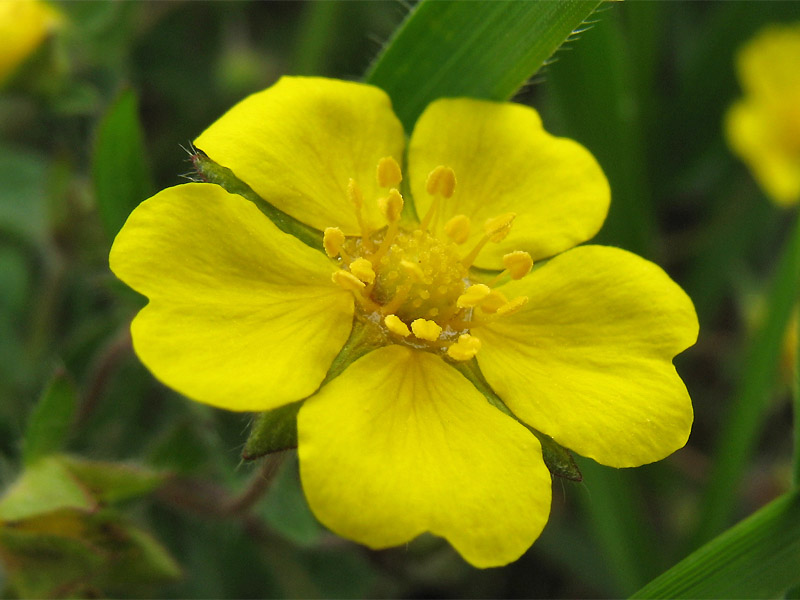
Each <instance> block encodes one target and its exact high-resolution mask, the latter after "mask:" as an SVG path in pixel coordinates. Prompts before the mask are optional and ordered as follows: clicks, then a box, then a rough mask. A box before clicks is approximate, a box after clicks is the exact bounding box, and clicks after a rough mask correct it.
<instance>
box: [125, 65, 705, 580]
mask: <svg viewBox="0 0 800 600" xmlns="http://www.w3.org/2000/svg"><path fill="white" fill-rule="evenodd" d="M196 145H197V147H198V148H200V149H201V150H202V151H204V152H205V153H206V154H207V155H208V156H209V157H210V158H211V159H212V160H214V161H216V162H217V163H219V164H221V165H223V166H225V167H227V168H229V169H231V170H232V172H233V173H234V174H235V175H236V177H238V178H239V179H241V180H242V181H244V182H245V183H247V184H248V185H249V186H250V187H251V188H252V189H253V190H254V191H255V192H256V193H257V194H258V195H259V196H260V197H261V198H263V199H265V200H266V201H268V202H269V203H271V204H272V205H273V206H275V207H277V208H279V209H281V210H282V211H284V212H286V213H288V214H289V215H291V216H292V217H294V218H296V219H297V220H299V221H301V222H303V223H305V224H306V225H308V226H311V227H313V228H315V229H316V230H317V231H318V232H319V238H320V242H321V244H320V246H324V252H323V251H322V250H318V249H315V248H312V247H310V246H309V245H306V244H304V243H302V242H301V241H299V240H298V239H296V238H294V237H293V236H291V235H288V234H286V233H284V232H282V231H281V230H279V229H278V228H277V227H276V226H275V225H274V224H273V223H272V222H271V221H270V220H269V219H268V218H266V217H265V216H264V214H263V213H262V212H260V211H259V210H258V209H257V207H256V206H255V205H254V204H253V203H252V202H250V201H248V200H246V199H244V198H243V197H241V196H238V195H233V194H230V193H228V192H227V191H225V190H224V189H222V188H221V187H219V186H217V185H213V184H210V183H190V184H185V185H179V186H176V187H172V188H168V189H166V190H163V191H161V192H160V193H158V194H156V195H155V196H154V197H152V198H150V199H149V200H147V201H145V202H143V203H142V204H141V205H140V206H139V207H138V208H137V209H136V210H135V211H134V212H133V213H132V214H131V216H130V217H129V219H128V221H127V223H126V224H125V226H124V227H123V229H122V231H121V232H120V233H119V235H118V236H117V238H116V240H115V242H114V245H113V247H112V250H111V256H110V264H111V268H112V270H113V271H114V273H115V274H116V275H117V276H118V277H119V278H120V279H122V280H123V281H125V282H126V283H127V284H128V285H130V286H131V287H132V288H134V289H136V290H137V291H139V292H141V293H142V294H144V295H146V296H147V297H148V298H149V300H150V302H149V304H148V305H147V306H146V307H145V308H144V309H143V310H142V311H141V312H140V313H139V314H138V315H137V317H136V318H135V319H134V321H133V324H132V335H133V341H134V348H135V350H136V352H137V354H138V356H139V357H140V359H141V360H142V362H143V363H144V364H145V365H146V366H147V367H148V368H149V369H150V370H151V371H152V372H153V374H154V375H155V376H156V377H157V378H158V379H160V380H161V381H162V382H164V383H165V384H167V385H168V386H170V387H172V388H174V389H176V390H178V391H180V392H181V393H183V394H185V395H186V396H188V397H189V398H192V399H194V400H197V401H200V402H205V403H208V404H211V405H214V406H217V407H221V408H225V409H228V410H236V411H266V410H270V409H274V408H276V407H279V406H282V405H285V404H287V403H290V402H294V401H298V400H301V399H305V401H304V403H303V405H302V408H301V409H300V412H299V415H298V419H297V428H298V455H299V459H300V473H301V480H302V485H303V489H304V492H305V494H306V497H307V498H308V501H309V505H310V507H311V509H312V510H313V512H314V514H315V515H316V517H317V518H318V519H319V520H320V521H321V522H322V523H323V524H325V525H326V526H327V527H329V528H330V529H331V530H333V531H334V532H336V533H338V534H340V535H342V536H344V537H347V538H350V539H353V540H356V541H358V542H360V543H363V544H366V545H367V546H370V547H372V548H385V547H390V546H395V545H399V544H402V543H405V542H407V541H409V540H411V539H413V538H414V537H416V536H418V535H419V534H421V533H423V532H426V531H428V532H431V533H433V534H435V535H438V536H442V537H444V538H446V539H447V540H448V541H449V542H450V543H451V544H452V545H453V547H454V548H455V549H456V550H457V551H458V552H459V553H460V554H461V555H462V556H463V557H464V558H465V559H466V560H467V561H469V562H470V563H472V564H473V565H475V566H478V567H490V566H498V565H503V564H506V563H508V562H510V561H513V560H515V559H517V558H518V557H519V556H520V555H521V554H522V553H523V552H524V551H525V550H526V549H527V548H528V547H529V546H530V545H531V544H532V543H533V541H534V540H535V539H536V538H537V537H538V535H539V534H540V532H541V530H542V528H543V527H544V525H545V523H546V522H547V518H548V514H549V507H550V496H551V476H550V473H549V472H548V470H547V468H546V467H545V465H544V463H543V461H542V454H541V447H540V444H539V441H538V440H537V438H536V437H535V436H534V435H533V434H532V433H531V432H530V431H529V430H528V429H527V428H526V427H525V426H524V425H522V423H523V422H524V423H525V424H526V425H527V426H530V427H532V428H534V429H536V430H538V431H541V432H543V433H545V434H547V435H549V436H551V437H552V438H553V439H555V441H557V442H558V443H560V444H562V445H563V446H565V447H567V448H570V449H572V450H574V451H576V452H579V453H580V454H583V455H585V456H588V457H591V458H593V459H594V460H596V461H598V462H600V463H602V464H605V465H610V466H613V467H631V466H637V465H641V464H644V463H649V462H653V461H656V460H660V459H662V458H664V457H665V456H667V455H669V454H670V453H672V452H673V451H675V450H676V449H678V448H680V447H682V446H683V445H684V444H685V443H686V440H687V438H688V436H689V432H690V429H691V423H692V406H691V401H690V398H689V395H688V393H687V390H686V388H685V386H684V384H683V382H682V381H681V379H680V377H679V376H678V374H677V373H676V371H675V368H674V366H673V365H672V358H673V357H674V356H675V355H676V354H677V353H679V352H681V351H682V350H684V349H685V348H687V347H688V346H690V345H692V344H693V343H694V341H695V340H696V337H697V331H698V325H697V317H696V315H695V311H694V307H693V306H692V303H691V301H690V300H689V298H688V297H687V296H686V294H685V293H684V292H683V291H682V290H681V289H680V287H679V286H678V285H676V284H675V283H674V282H673V281H672V280H671V279H670V278H669V277H668V276H667V275H666V274H665V273H664V272H663V271H662V270H661V269H660V268H659V267H657V266H656V265H654V264H652V263H650V262H648V261H646V260H644V259H641V258H639V257H637V256H635V255H633V254H630V253H628V252H626V251H623V250H620V249H617V248H610V247H602V246H590V245H589V246H580V247H577V248H573V246H576V245H577V244H580V243H581V242H584V241H586V240H588V239H589V238H591V237H592V236H594V234H595V233H596V232H597V231H598V230H599V228H600V226H601V225H602V223H603V221H604V219H605V216H606V213H607V210H608V204H609V197H610V193H609V188H608V183H607V181H606V178H605V176H604V174H603V172H602V170H601V169H600V167H599V166H598V164H597V163H596V161H595V160H594V158H593V157H592V156H591V154H589V152H588V151H587V150H586V149H585V148H583V147H582V146H580V145H579V144H577V143H575V142H573V141H572V140H568V139H564V138H555V137H553V136H551V135H549V134H548V133H546V132H545V131H544V129H543V128H542V123H541V120H540V118H539V116H538V114H537V113H536V111H534V110H533V109H531V108H528V107H525V106H521V105H517V104H512V103H495V102H488V101H478V100H472V99H464V98H462V99H442V100H438V101H435V102H433V103H432V104H431V105H429V106H428V108H427V109H426V110H425V111H424V113H423V114H422V116H421V117H420V118H419V120H418V121H417V123H416V126H415V128H414V131H413V133H412V135H411V136H410V140H409V141H408V146H407V160H406V161H405V164H404V166H403V167H402V168H401V165H403V157H404V156H406V154H405V153H404V148H405V146H406V140H405V135H404V132H403V129H402V126H401V124H400V122H399V121H398V119H397V118H396V117H395V115H394V113H393V111H392V108H391V103H390V101H389V98H388V97H387V96H386V94H385V93H384V92H383V91H381V90H379V89H377V88H375V87H372V86H369V85H364V84H358V83H348V82H342V81H336V80H328V79H321V78H299V77H298V78H292V77H284V78H283V79H281V80H280V81H279V82H278V83H277V84H275V85H274V86H272V87H271V88H269V89H267V90H265V91H263V92H260V93H257V94H254V95H252V96H250V97H249V98H247V99H245V100H243V101H242V102H240V103H239V104H237V105H236V106H235V107H233V108H232V109H231V110H230V111H228V112H227V113H226V114H225V115H224V116H223V117H221V118H220V119H219V120H218V121H217V122H216V123H214V124H213V125H212V126H211V127H210V128H209V129H207V130H206V131H205V132H204V133H203V134H202V135H201V136H200V137H199V138H198V139H197V140H196ZM404 177H405V179H403V178H404ZM401 181H402V185H401ZM323 232H324V233H323ZM570 248H572V249H570ZM547 259H549V260H547ZM531 262H535V263H541V266H539V268H537V269H534V270H533V271H531V272H530V273H529V272H528V271H529V270H530V267H531ZM487 272H489V273H491V274H490V275H487ZM354 324H357V325H359V326H361V327H369V328H372V330H373V332H374V334H375V336H376V337H377V339H379V340H380V342H379V343H378V344H376V347H375V349H373V350H372V351H370V352H368V353H367V354H365V355H364V356H362V357H361V358H358V359H357V360H355V361H354V362H353V363H352V364H350V365H349V366H348V367H347V368H346V369H345V370H344V371H343V372H342V373H341V374H340V375H339V376H338V377H336V378H334V379H333V380H332V381H330V382H328V383H326V384H325V385H323V386H322V387H321V388H320V384H321V382H323V379H324V378H325V376H326V372H327V371H328V368H329V367H330V365H331V363H332V361H333V360H334V358H335V357H336V356H337V354H338V353H339V352H340V350H341V348H342V346H343V345H344V344H345V342H346V340H347V339H348V336H349V335H350V332H351V329H352V328H353V327H354ZM475 361H477V366H479V368H480V370H481V372H482V374H483V377H484V378H485V380H486V382H488V384H490V385H491V387H492V388H493V390H494V391H495V392H496V394H497V395H498V396H499V397H500V398H501V399H502V400H503V402H504V403H505V404H506V405H507V406H508V407H509V408H510V410H511V411H513V413H514V415H515V417H516V418H517V419H519V420H516V419H514V418H512V417H510V416H508V415H506V414H504V413H503V412H501V411H500V410H498V409H497V408H495V407H494V406H492V405H491V404H489V402H487V400H486V397H484V395H483V394H482V393H481V392H480V391H479V390H478V389H477V388H476V387H475V386H474V385H473V383H472V382H471V381H470V380H469V379H468V378H467V377H465V376H464V375H463V374H462V372H460V371H459V370H458V369H457V368H456V367H458V366H459V365H464V364H472V365H474V364H475Z"/></svg>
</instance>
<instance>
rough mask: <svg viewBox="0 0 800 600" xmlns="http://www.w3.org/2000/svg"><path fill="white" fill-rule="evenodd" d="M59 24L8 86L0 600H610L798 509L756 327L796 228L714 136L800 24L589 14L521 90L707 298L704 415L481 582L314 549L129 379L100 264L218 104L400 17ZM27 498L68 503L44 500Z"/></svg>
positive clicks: (700, 368) (225, 6)
mask: <svg viewBox="0 0 800 600" xmlns="http://www.w3.org/2000/svg"><path fill="white" fill-rule="evenodd" d="M56 6H57V9H58V10H59V11H60V12H61V13H62V15H63V19H62V20H61V22H60V25H59V26H58V27H57V28H56V29H55V30H54V31H53V32H52V34H51V35H50V36H49V37H47V39H46V40H45V41H44V42H43V43H42V44H41V45H40V46H39V48H38V49H37V50H36V51H35V53H34V54H33V55H32V56H30V57H29V58H28V59H27V61H26V62H25V63H24V64H23V65H21V66H20V68H19V69H18V70H17V71H16V72H15V73H13V74H12V75H11V76H10V78H8V79H7V80H6V81H5V82H4V83H2V84H0V85H2V86H3V87H2V89H0V489H3V490H5V496H4V497H3V499H2V500H0V523H2V522H4V521H5V522H11V521H13V522H14V523H15V526H14V527H11V526H3V525H0V531H1V532H2V533H0V558H2V566H1V567H0V585H2V586H3V588H4V589H5V595H6V596H26V597H40V596H50V595H56V596H97V595H102V594H111V595H116V596H123V597H124V596H139V595H154V596H159V597H198V598H200V597H209V598H210V597H225V598H227V597H243V598H246V597H263V596H270V597H323V596H324V597H333V598H336V597H615V596H620V595H627V594H631V593H633V592H635V591H636V590H637V589H639V588H640V587H641V586H643V585H644V584H645V583H647V582H648V581H650V580H651V579H652V578H653V577H655V576H656V575H658V574H659V573H661V572H662V571H664V570H665V569H667V568H669V567H670V566H672V565H673V564H675V563H676V562H677V561H678V560H680V559H681V558H683V557H684V556H686V555H687V553H688V552H689V551H691V550H693V549H695V548H697V547H698V546H699V545H700V544H701V543H703V542H705V541H707V540H708V539H710V538H711V537H713V536H714V535H716V534H718V533H720V532H721V531H722V530H723V529H725V528H726V527H728V526H730V525H731V524H732V523H734V522H736V521H737V520H739V519H741V518H742V517H744V516H746V515H748V514H750V513H752V512H754V511H755V510H757V509H758V508H759V507H761V506H763V505H765V504H766V503H768V502H769V501H771V500H772V499H774V498H776V497H777V496H779V495H780V494H782V493H783V492H785V491H787V490H788V489H789V488H790V485H791V470H792V467H791V457H792V427H791V424H792V417H791V415H792V413H791V403H790V397H791V393H790V388H791V386H790V375H789V374H790V373H791V367H790V364H789V362H788V361H790V360H791V359H790V358H789V356H788V353H787V352H786V350H785V348H784V349H783V350H781V343H780V339H781V338H782V335H783V331H784V323H783V322H782V320H781V319H782V317H781V315H782V314H783V312H786V310H784V309H781V310H782V311H783V312H781V311H778V312H780V313H781V315H778V316H774V317H772V318H771V317H770V315H774V314H776V313H775V310H774V307H775V306H781V307H785V306H789V305H790V304H791V302H792V301H794V300H795V297H794V296H792V291H791V290H792V289H796V287H794V288H792V287H791V286H792V283H791V282H792V278H794V280H795V281H796V279H797V275H796V273H794V272H793V267H792V264H793V265H794V269H796V264H797V263H796V258H795V262H794V263H792V256H791V255H789V256H788V258H787V253H788V252H791V251H792V248H793V247H791V246H790V245H789V243H788V242H787V240H788V239H789V238H790V235H791V232H792V222H793V218H794V215H793V214H792V212H791V211H788V210H781V209H778V208H777V207H776V206H774V205H773V204H771V203H770V202H769V200H768V199H767V198H766V197H765V196H764V194H763V193H762V191H761V190H760V189H759V188H758V187H757V185H756V184H755V182H754V180H753V179H752V177H751V175H750V174H749V172H748V170H747V168H746V167H745V166H744V165H743V164H742V163H741V162H739V161H738V160H737V159H735V158H734V157H733V156H732V154H731V152H730V151H729V149H728V148H727V147H726V144H725V141H724V137H723V133H722V122H723V115H724V112H725V111H726V109H727V107H728V106H729V105H730V104H731V102H732V101H733V100H734V99H735V98H736V97H737V96H739V95H740V93H741V92H740V89H739V85H738V83H737V81H736V77H735V72H734V56H735V52H736V50H737V48H738V47H740V46H741V44H742V43H743V42H745V41H746V40H747V39H748V38H750V37H751V36H752V35H753V34H754V33H756V32H757V31H758V30H759V29H760V28H761V27H762V26H763V25H765V24H767V23H774V22H796V21H798V20H800V4H798V3H796V2H768V3H766V2H765V3H762V2H735V3H689V2H669V3H667V2H631V3H624V4H614V5H604V6H602V7H601V9H600V10H599V11H598V12H597V13H595V14H594V15H593V16H592V19H591V21H592V22H591V23H590V25H591V26H590V27H588V28H587V29H586V30H585V31H582V32H581V33H580V34H577V35H574V36H572V38H571V40H570V41H569V42H568V43H567V44H566V45H565V46H563V47H562V48H561V49H560V50H559V51H558V52H557V53H556V54H555V56H554V57H553V60H552V61H550V62H549V64H548V65H547V66H546V67H545V68H543V69H542V70H540V71H539V72H538V73H537V74H536V76H535V77H534V78H533V79H532V80H531V81H530V82H529V84H527V85H525V86H524V87H523V88H522V90H521V91H520V92H519V94H518V95H517V99H518V100H519V101H522V102H525V103H529V104H531V105H532V106H534V107H536V108H537V109H538V110H539V111H540V112H541V113H542V116H543V120H544V123H545V126H546V127H547V129H548V130H549V131H551V132H554V133H556V134H559V135H565V136H569V137H572V138H574V139H576V140H578V141H580V142H581V143H583V144H584V145H586V146H587V147H588V148H589V149H590V150H591V151H592V152H593V153H594V155H595V156H596V157H597V159H598V160H599V162H600V163H601V165H602V166H603V169H604V170H605V172H606V174H607V175H608V178H609V180H610V182H611V187H612V191H613V200H612V207H611V212H610V215H609V218H608V220H607V222H606V224H605V227H604V229H603V231H602V232H601V233H600V235H599V236H598V238H597V241H598V242H601V243H604V244H610V245H615V246H620V247H623V248H627V249H630V250H632V251H634V252H636V253H638V254H641V255H643V256H645V257H647V258H650V259H651V260H654V261H655V262H657V263H658V264H660V265H661V266H663V267H664V268H665V269H666V270H667V271H668V272H669V273H670V274H671V275H672V276H673V277H674V278H675V279H676V280H677V281H678V282H679V283H680V284H681V285H682V286H683V287H684V288H685V289H686V290H687V291H688V293H689V294H690V296H691V297H692V298H693V299H694V302H695V304H696V307H697V310H698V314H699V317H700V323H701V333H700V339H699V341H698V343H697V345H696V346H695V347H694V348H692V349H690V350H688V351H687V352H685V353H684V354H683V355H681V356H679V357H678V359H677V360H676V364H677V366H678V370H679V372H680V373H681V374H682V375H683V377H684V380H685V381H686V383H687V386H688V388H689V390H690V393H691V395H692V398H693V401H694V408H695V413H696V419H695V424H694V429H693V433H692V436H691V439H690V441H689V444H688V445H687V447H686V448H684V449H683V450H681V451H679V452H677V453H676V454H675V455H673V456H672V457H670V458H669V459H667V460H665V461H663V462H661V463H658V464H654V465H650V466H647V467H643V468H640V469H635V470H623V471H615V470H611V469H606V468H602V467H599V466H597V465H596V464H594V463H592V462H591V461H587V460H581V461H580V466H581V469H582V471H583V474H584V481H583V483H580V484H576V483H572V482H568V481H562V480H558V479H557V480H556V481H554V485H553V508H552V515H551V518H550V522H549V524H548V526H547V528H546V529H545V532H544V534H543V535H542V537H541V538H540V539H539V540H538V541H537V542H536V543H535V544H534V546H533V547H532V549H531V550H530V551H529V552H528V553H527V554H526V555H525V556H523V557H522V558H521V559H520V560H519V561H517V562H516V563H514V564H511V565H509V566H507V567H505V568H502V569H493V570H486V571H479V570H476V569H473V568H471V567H469V566H468V565H466V564H465V563H464V562H463V561H462V560H461V559H460V558H459V557H458V556H457V555H456V554H455V553H454V552H453V551H452V550H451V549H450V548H449V547H448V546H447V545H446V544H445V543H443V542H441V541H439V540H438V539H435V538H433V537H427V536H424V537H422V538H420V539H418V540H416V541H414V542H413V543H411V544H410V545H408V547H403V548H397V549H392V550H387V551H381V552H372V551H369V550H367V549H365V548H363V547H360V546H358V545H356V544H352V543H350V542H347V541H345V540H342V539H339V538H337V537H336V536H334V535H333V534H331V533H329V532H327V531H325V530H324V528H322V526H321V525H319V524H318V523H317V522H316V521H315V519H314V518H313V516H312V515H311V513H310V512H309V510H308V507H307V506H306V504H305V500H304V498H303V495H302V491H301V489H300V487H299V481H298V475H297V463H296V458H295V457H294V456H293V455H292V453H285V454H286V455H285V456H280V457H274V456H273V457H269V458H267V459H266V460H265V461H262V462H259V463H256V464H250V463H248V464H243V463H242V462H241V459H240V453H241V449H242V446H243V443H244V440H245V438H246V434H247V430H248V427H249V424H250V419H251V416H249V415H240V414H233V413H227V412H223V411H218V410H214V409H211V408H209V407H206V406H201V405H199V404H196V403H192V402H188V401H186V400H184V399H182V398H181V397H179V396H178V395H177V394H175V393H174V392H172V391H170V390H167V389H166V388H164V387H163V386H161V385H159V384H158V383H157V382H155V381H154V380H153V378H152V377H151V376H150V375H149V373H148V372H147V371H146V370H145V369H144V367H142V366H141V364H140V363H139V362H138V360H137V359H136V357H135V355H134V354H133V352H132V349H131V346H130V338H129V335H128V325H129V322H130V319H131V318H132V316H133V315H134V314H135V312H136V311H137V310H138V309H139V308H140V307H141V306H142V305H143V299H142V298H141V297H139V296H138V295H137V294H135V293H134V292H132V291H130V290H128V289H127V288H126V287H125V286H124V285H123V284H121V283H120V282H118V281H116V280H115V279H114V277H113V276H112V275H111V273H110V272H109V270H108V266H107V257H108V250H109V247H110V244H111V241H112V239H113V236H114V234H115V233H116V231H117V230H118V229H119V227H120V226H121V225H122V223H123V222H124V219H125V217H126V215H127V213H128V212H129V211H130V210H131V209H132V208H133V207H134V206H136V204H138V203H139V202H141V201H142V200H144V199H145V198H146V197H147V196H148V195H150V194H151V193H153V192H154V191H156V190H158V189H161V188H164V187H167V186H171V185H175V184H179V183H181V182H183V181H185V179H182V174H185V173H187V172H190V171H191V164H190V163H189V162H188V158H189V156H188V153H187V151H186V149H187V148H189V147H190V144H191V140H192V139H194V138H195V137H196V136H197V135H198V134H199V133H200V132H201V131H202V130H203V129H204V128H205V127H206V126H208V125H209V124H210V123H212V122H213V121H214V120H215V119H216V118H217V117H219V116H220V115H221V114H222V113H223V112H224V111H225V110H226V109H227V108H229V107H230V106H231V105H233V104H234V103H235V102H236V101H238V100H239V99H241V98H243V97H244V96H245V95H247V94H249V93H251V92H254V91H257V90H261V89H263V88H265V87H267V86H268V85H270V84H271V83H273V82H274V81H275V80H276V79H277V78H278V77H279V76H280V75H282V74H318V75H325V76H331V77H338V78H344V79H360V78H361V77H362V76H363V74H364V73H365V72H366V71H367V69H368V68H369V66H370V64H371V62H372V61H373V60H374V58H375V57H376V56H377V55H378V53H379V52H380V50H381V47H382V45H383V44H384V43H385V42H386V41H387V40H388V39H389V38H390V37H391V35H392V32H393V31H394V30H395V28H396V27H397V26H398V24H400V23H401V21H402V20H403V19H404V18H405V17H406V16H407V15H408V13H409V11H410V10H412V8H413V7H412V6H410V5H406V4H401V3H398V2H304V3H299V2H269V3H262V2H225V3H212V2H160V1H154V2H146V3H144V2H143V3H139V2H65V3H62V4H57V5H56ZM798 68H800V65H798ZM461 76H463V78H469V77H470V73H469V72H468V71H465V72H464V73H463V74H461ZM414 84H415V82H414V81H413V80H412V81H409V82H408V83H407V85H409V86H413V85H414ZM795 212H796V209H795ZM784 247H786V248H788V250H786V249H784ZM781 256H784V258H783V261H782V262H781V260H780V257H781ZM787 273H788V274H787ZM787 281H788V282H789V283H787ZM794 285H795V286H796V283H795V284H794ZM776 298H777V299H776ZM787 298H788V300H787ZM779 317H781V318H779ZM770 318H771V320H770ZM783 321H785V319H783ZM781 352H783V354H781ZM781 361H783V364H782V368H779V364H780V363H781ZM272 473H275V478H274V480H273V481H272V485H271V486H270V489H265V488H266V486H265V485H263V482H264V481H266V480H265V477H264V476H265V475H268V474H272ZM21 474H22V475H21ZM42 486H44V487H43V488H42ZM42 489H44V490H45V496H48V497H49V496H51V495H54V496H57V497H58V498H60V499H61V500H59V501H58V502H56V503H55V504H51V505H47V503H45V505H40V504H37V503H36V502H32V500H31V499H32V498H34V499H35V498H40V497H41V495H37V494H38V491H41V490H42ZM37 490H38V491H37ZM87 540H88V541H87ZM31 572H35V573H37V574H38V575H36V576H30V573H31Z"/></svg>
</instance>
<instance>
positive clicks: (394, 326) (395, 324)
mask: <svg viewBox="0 0 800 600" xmlns="http://www.w3.org/2000/svg"><path fill="white" fill-rule="evenodd" d="M383 323H384V325H386V328H387V329H388V330H389V331H391V332H392V333H394V334H397V335H399V336H402V337H408V336H410V335H411V331H410V330H409V328H408V325H406V324H405V323H403V322H402V321H401V320H400V317H398V316H397V315H386V316H385V317H384V318H383Z"/></svg>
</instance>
